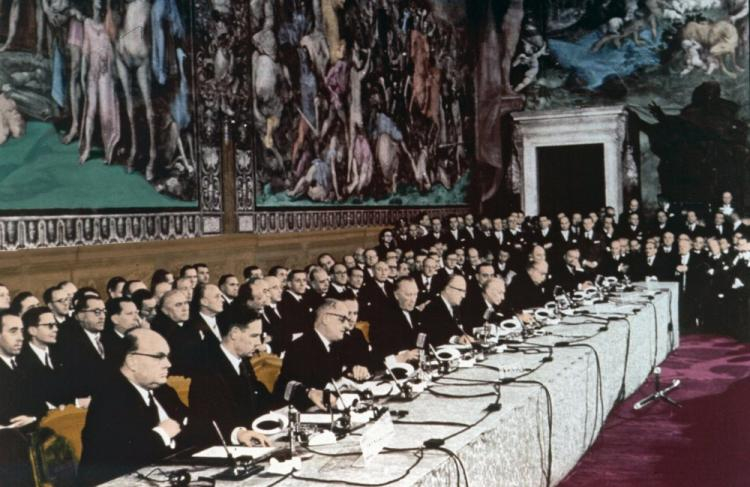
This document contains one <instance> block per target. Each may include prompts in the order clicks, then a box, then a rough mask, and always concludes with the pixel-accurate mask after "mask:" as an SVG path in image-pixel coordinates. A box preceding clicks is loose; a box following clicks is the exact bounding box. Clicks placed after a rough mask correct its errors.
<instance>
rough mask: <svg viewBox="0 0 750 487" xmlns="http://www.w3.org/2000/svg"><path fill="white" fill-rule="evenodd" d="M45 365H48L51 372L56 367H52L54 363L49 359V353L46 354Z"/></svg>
mask: <svg viewBox="0 0 750 487" xmlns="http://www.w3.org/2000/svg"><path fill="white" fill-rule="evenodd" d="M44 365H46V366H47V368H48V369H50V370H53V369H54V367H53V366H52V361H51V360H50V359H49V352H45V353H44Z"/></svg>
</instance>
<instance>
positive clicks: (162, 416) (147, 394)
mask: <svg viewBox="0 0 750 487" xmlns="http://www.w3.org/2000/svg"><path fill="white" fill-rule="evenodd" d="M128 382H130V384H131V385H132V386H133V387H135V390H136V391H138V394H139V395H140V396H141V399H143V402H144V403H146V406H148V403H149V402H150V399H151V394H153V391H149V390H148V389H146V388H144V387H141V386H139V385H138V384H136V383H135V382H132V381H131V380H130V379H128ZM154 403H155V404H156V409H157V411H159V421H160V422H161V421H164V420H167V419H169V415H168V414H167V412H166V411H165V410H164V408H163V407H162V405H161V404H159V401H158V400H157V399H156V396H154Z"/></svg>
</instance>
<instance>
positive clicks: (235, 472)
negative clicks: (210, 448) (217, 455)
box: [211, 421, 263, 480]
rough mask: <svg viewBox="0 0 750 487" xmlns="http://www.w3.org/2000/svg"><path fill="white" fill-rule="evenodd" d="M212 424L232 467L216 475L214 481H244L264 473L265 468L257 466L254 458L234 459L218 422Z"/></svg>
mask: <svg viewBox="0 0 750 487" xmlns="http://www.w3.org/2000/svg"><path fill="white" fill-rule="evenodd" d="M211 424H212V425H213V426H214V429H215V430H216V434H217V435H218V436H219V440H221V444H222V445H223V446H224V451H225V452H226V454H227V459H229V463H230V467H229V468H228V469H226V470H224V471H223V472H219V473H218V474H216V475H215V476H214V479H216V480H244V479H246V478H248V477H252V476H253V475H255V474H256V473H260V472H262V471H263V468H262V467H261V466H260V465H255V460H254V459H253V458H252V457H239V458H234V456H232V452H230V451H229V447H228V446H227V442H226V441H224V435H222V434H221V430H220V429H219V426H218V425H217V424H216V421H211ZM238 460H242V463H240V462H239V461H238Z"/></svg>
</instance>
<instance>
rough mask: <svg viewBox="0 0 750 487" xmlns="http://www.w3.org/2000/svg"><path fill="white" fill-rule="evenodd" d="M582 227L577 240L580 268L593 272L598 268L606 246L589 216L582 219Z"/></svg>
mask: <svg viewBox="0 0 750 487" xmlns="http://www.w3.org/2000/svg"><path fill="white" fill-rule="evenodd" d="M582 225H583V228H582V229H581V236H580V238H579V239H578V248H579V249H580V251H581V266H582V267H584V268H586V269H589V270H594V269H596V268H597V267H598V266H599V261H600V260H601V258H602V254H603V253H604V251H605V248H606V245H605V242H604V239H603V238H602V235H601V233H599V232H598V231H597V230H596V228H595V227H594V220H593V219H592V218H591V217H590V216H587V217H585V218H584V219H583V222H582Z"/></svg>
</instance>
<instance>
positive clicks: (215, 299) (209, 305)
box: [188, 284, 224, 345]
mask: <svg viewBox="0 0 750 487" xmlns="http://www.w3.org/2000/svg"><path fill="white" fill-rule="evenodd" d="M193 309H196V310H197V311H198V312H197V313H196V314H195V315H194V316H193V317H192V318H191V319H190V321H188V326H190V327H192V328H193V329H194V330H196V331H197V332H198V334H199V335H200V337H201V341H202V342H204V343H206V344H208V345H218V344H219V342H220V341H221V332H220V331H219V326H218V325H217V324H216V315H218V314H219V313H221V312H222V311H223V310H224V300H223V299H222V297H221V290H220V289H219V286H216V285H213V284H206V285H203V284H199V285H198V286H196V288H195V291H194V292H193Z"/></svg>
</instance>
